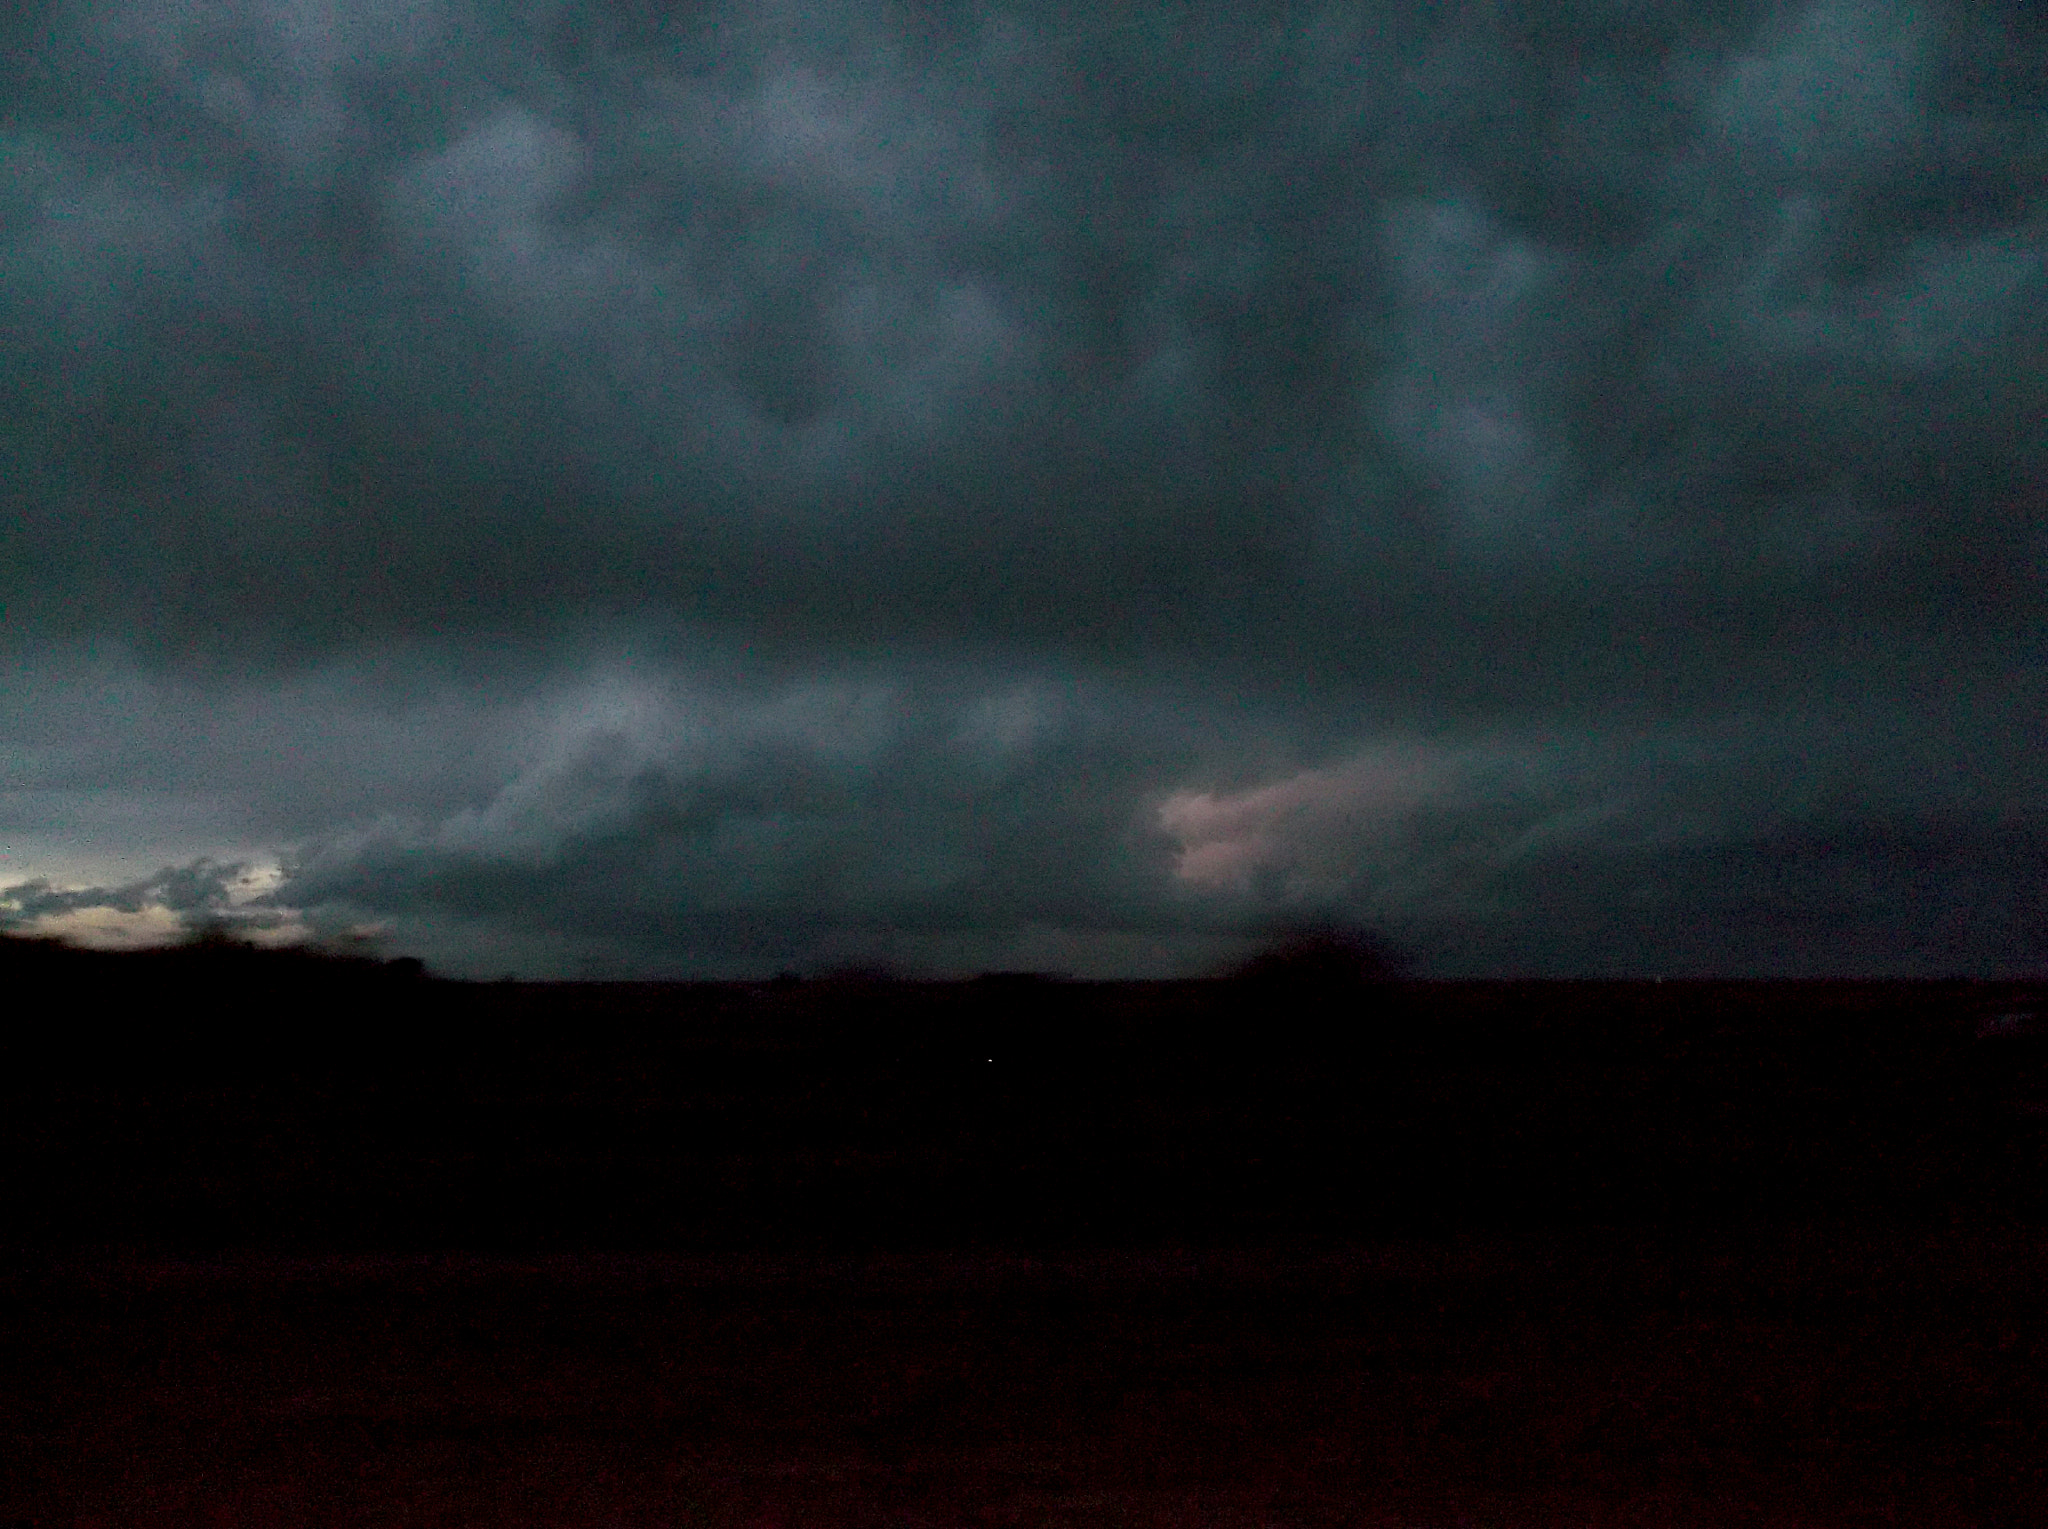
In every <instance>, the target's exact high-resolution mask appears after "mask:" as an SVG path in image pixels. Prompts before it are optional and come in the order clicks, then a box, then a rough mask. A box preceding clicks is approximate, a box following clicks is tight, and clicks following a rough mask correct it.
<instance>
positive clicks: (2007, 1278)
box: [0, 948, 2048, 1529]
mask: <svg viewBox="0 0 2048 1529" xmlns="http://www.w3.org/2000/svg"><path fill="white" fill-rule="evenodd" d="M6 955H7V959H8V961H9V963H10V964H11V967H12V971H11V973H9V974H7V976H8V980H9V982H10V987H9V991H10V993H12V994H15V995H18V996H19V998H20V999H23V1000H26V1001H25V1002H17V1004H16V1006H15V1013H16V1016H17V1017H16V1019H15V1021H14V1026H13V1029H12V1030H11V1031H10V1033H9V1034H8V1036H7V1038H6V1043H5V1044H6V1051H5V1055H4V1058H0V1062H4V1069H5V1070H4V1078H5V1082H4V1093H5V1097H4V1099H0V1106H4V1109H5V1122H4V1124H0V1147H4V1153H5V1157H4V1174H5V1182H4V1187H0V1209H4V1212H5V1218H6V1219H5V1226H6V1229H7V1230H6V1232H5V1237H6V1242H7V1253H6V1263H5V1279H6V1289H5V1292H4V1295H5V1305H4V1312H5V1316H4V1326H0V1343H4V1354H0V1362H4V1374H5V1376H6V1377H7V1379H6V1381H5V1391H4V1403H0V1405H4V1408H5V1411H4V1417H0V1449H4V1451H5V1456H6V1459H7V1460H8V1462H10V1463H9V1464H8V1467H7V1470H6V1473H5V1475H4V1476H0V1522H6V1521H7V1520H9V1519H10V1518H11V1519H12V1520H15V1521H18V1522H22V1523H33V1524H36V1525H39V1526H46V1525H64V1526H67V1529H70V1526H74V1525H86V1524H92V1525H102V1524H103V1525H108V1526H116V1525H130V1524H133V1525H157V1524H163V1525H171V1524H206V1525H240V1524H248V1525H258V1524H262V1525H269V1524H277V1525H299V1524H305V1525H312V1524H321V1525H325V1524H349V1525H371V1524H392V1525H399V1524H404V1525H456V1524H462V1525H470V1524H474V1525H528V1524H531V1525H557V1524H559V1525H585V1524H590V1525H598V1524H602V1525H617V1526H628V1525H631V1526H641V1525H648V1526H652V1525H674V1526H682V1525H697V1524H701V1525H718V1524H736V1525H768V1524H785V1525H790V1526H797V1525H803V1524H840V1523H846V1524H855V1523H858V1524H876V1525H884V1524H889V1525H901V1524H929V1525H938V1524H955V1523H992V1524H1040V1523H1043V1524H1075V1525H1083V1524H1131V1525H1137V1524H1231V1525H1237V1524H1243V1525H1272V1526H1281V1525H1292V1524H1304V1525H1306V1524H1366V1525H1379V1524H1385V1525H1408V1526H1415V1529H1424V1526H1436V1525H1443V1526H1453V1525H1459V1524H1464V1525H1474V1526H1476V1525H1496V1526H1503V1529H1505V1526H1510V1525H1521V1524H1553V1523H1555V1524H1576V1525H1599V1524H1624V1523H1626V1524H1637V1523H1640V1524H1686V1525H1690V1524H1701V1525H1707V1524H1715V1525H1718V1524H1774V1525H1775V1524H1784V1525H1836V1524H1845V1525H1846V1524H1893V1523H1897V1524H1940V1525H1948V1524H1954V1525H1993V1524H1998V1525H2005V1524H2010V1525H2021V1524H2035V1523H2040V1522H2043V1521H2044V1517H2043V1509H2044V1492H2048V1472H2044V1466H2043V1461H2044V1460H2048V1437H2044V1429H2043V1426H2042V1420H2043V1419H2044V1417H2048V1324H2044V1321H2043V1316H2042V1299H2041V1296H2042V1292H2043V1291H2044V1290H2048V1235H2044V1221H2043V1210H2044V1203H2048V1191H2044V1180H2043V1168H2044V1160H2048V1153H2044V1126H2048V1110H2044V1109H2043V1102H2044V1090H2043V1073H2042V1067H2041V1060H2040V1047H2041V1044H2042V1038H2041V1035H2040V1031H2039V1020H2038V1017H2037V1015H2038V1005H2039V1001H2040V993H2039V990H2038V989H2030V988H2027V987H2024V986H2018V985H2002V986H1994V985H1990V984H1944V985H1921V986H1892V987H1884V986H1874V985H1872V986H1857V985H1847V984H1842V985H1802V986H1762V985H1754V986H1752V985H1692V984H1679V983H1672V984H1666V985H1657V986H1652V985H1635V986H1631V985H1571V984H1531V985H1514V984H1469V985H1429V984H1413V985H1405V986H1403V985H1379V986H1367V987H1358V986H1345V985H1343V984H1331V983H1327V982H1321V983H1319V982H1311V981H1302V982H1295V983H1291V984H1290V983H1288V982H1284V981H1282V982H1277V983H1274V982H1268V983H1266V984H1264V985H1262V986H1247V985H1237V986H1231V985H1225V984H1206V985H1205V984H1177V985H1176V984H1130V985H1114V986H1111V985H1103V986H1091V985H1076V984H1053V983H1042V982H1030V981H1022V980H1005V981H984V982H981V983H978V984H959V985H952V986H917V985H903V984H888V983H875V982H850V981H849V982H836V983H821V982H813V983H804V984H797V985H790V986H780V987H762V988H737V987H734V988H695V989H693V988H658V987H640V988H634V987H595V986H593V987H577V986H573V985H569V986H552V987H550V986H538V985H534V986H527V985H512V986H507V985H479V986H468V985H459V984H445V983H437V982H432V981H427V980H424V979H422V978H419V977H417V976H416V975H414V974H409V973H406V972H404V971H401V970H397V969H393V968H378V967H375V966H371V965H368V964H351V963H342V962H327V963H319V962H308V961H294V960H285V959H280V960H263V959H259V958H251V957H248V956H246V955H245V954H239V953H231V952H220V951H213V952H207V951H196V952H181V953H177V954H176V955H170V956H163V957H150V958H133V959H123V960H90V959H86V958H73V957H69V956H65V955H61V954H59V953H55V952H50V951H41V950H28V949H22V948H10V949H8V951H7V952H6Z"/></svg>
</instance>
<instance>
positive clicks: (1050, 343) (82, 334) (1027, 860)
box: [0, 0, 2048, 972]
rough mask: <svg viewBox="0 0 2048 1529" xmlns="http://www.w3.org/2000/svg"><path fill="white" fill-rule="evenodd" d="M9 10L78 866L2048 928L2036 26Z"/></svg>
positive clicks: (1524, 950) (43, 559)
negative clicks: (2040, 897)
mask: <svg viewBox="0 0 2048 1529" xmlns="http://www.w3.org/2000/svg"><path fill="white" fill-rule="evenodd" d="M0 28H4V29H6V30H5V31H4V32H0V36H4V40H5V41H6V43H7V47H6V48H5V49H4V50H0V57H4V58H5V60H6V62H5V64H4V65H0V106H4V110H0V290H5V291H6V292H7V293H8V294H9V303H8V306H7V311H6V313H5V314H4V315H0V455H4V459H5V461H6V462H7V463H8V470H7V471H6V473H4V474H0V611H4V615H0V646H4V649H5V658H6V662H7V663H8V664H9V665H10V669H9V674H10V682H9V684H8V685H7V686H5V687H0V888H6V889H8V890H7V895H8V896H9V897H11V898H14V899H15V902H14V903H10V904H9V906H10V907H15V906H17V905H18V908H21V909H25V908H27V907H28V906H29V904H30V903H31V902H35V901H36V900H37V899H42V898H48V897H52V896H74V895H76V896H87V895H90V896H95V897H102V898H107V897H116V896H118V897H120V898H125V899H128V900H130V901H133V900H134V898H133V897H132V896H131V895H130V889H132V888H134V887H137V886H141V885H143V884H145V883H146V882H148V881H149V879H150V878H151V877H152V876H153V875H154V874H156V867H159V866H182V867H190V866H192V865H194V864H197V863H200V862H201V860H202V858H204V859H206V860H208V861H209V862H210V863H217V864H221V865H227V864H242V863H246V864H251V865H265V866H268V865H277V866H279V867H280V868H281V869H280V873H279V874H280V877H281V879H280V881H279V882H278V884H277V885H276V886H274V887H270V888H268V889H266V890H265V891H263V892H262V893H261V897H262V898H263V899H265V901H263V902H262V903H261V904H260V905H257V904H252V905H251V907H252V912H251V913H250V915H249V916H250V917H254V916H255V912H254V911H253V910H254V909H256V908H257V907H258V906H260V908H261V909H263V910H267V912H266V915H265V916H270V915H275V916H276V917H278V918H279V919H282V920H286V921H288V922H289V921H296V920H308V919H310V920H312V921H313V923H310V924H307V925H306V927H308V928H312V927H315V926H316V925H317V926H318V927H321V928H325V927H329V926H330V925H332V926H333V927H341V923H342V921H346V920H352V919H354V920H368V921H372V922H387V921H388V922H389V923H390V927H391V929H392V930H393V931H394V932H393V933H392V935H391V938H392V939H393V940H395V941H399V942H401V943H402V942H404V941H406V940H411V941H413V942H414V943H415V945H416V946H417V947H418V948H419V949H421V950H423V951H426V950H431V951H432V952H433V954H434V956H435V958H436V959H438V960H440V961H442V962H444V963H447V964H453V965H463V964H466V965H468V966H472V967H474V968H476V969H478V970H482V969H484V968H486V967H493V966H513V967H516V968H518V969H521V970H533V971H544V970H546V971H565V970H566V971H575V970H582V969H585V968H586V967H588V968H589V969H594V970H600V969H601V970H619V971H625V970H635V971H656V970H673V971H677V972H689V971H721V972H723V971H732V972H739V971H742V970H768V969H773V967H774V966H775V965H776V964H778V963H799V964H800V963H802V962H805V961H811V960H815V961H826V960H831V959H838V958H839V957H841V956H845V957H846V958H848V959H856V958H858V959H868V958H871V957H872V958H877V959H880V958H883V957H887V958H889V959H897V960H900V961H902V962H904V963H906V964H910V965H917V964H919V963H924V964H927V965H931V966H933V967H935V968H945V969H952V968H954V967H957V966H961V965H972V964H974V963H976V962H978V961H983V960H986V961H988V962H990V963H992V964H1003V963H1005V962H1006V961H1013V960H1026V959H1028V960H1030V961H1034V962H1041V961H1042V962H1046V963H1051V964H1072V965H1077V966H1081V967H1085V968H1087V969H1090V970H1099V971H1104V972H1108V971H1117V970H1129V971H1137V970H1163V969H1169V968H1174V969H1178V968H1183V967H1188V966H1196V965H1200V964H1202V963H1203V962H1205V961H1209V960H1211V959H1212V958H1214V959H1220V958H1222V956H1223V955H1224V954H1227V950H1228V946H1229V942H1230V941H1231V940H1232V939H1236V938H1240V937H1242V936H1243V931H1245V930H1247V929H1250V928H1252V927H1253V926H1254V925H1255V924H1256V923H1257V921H1258V920H1259V919H1261V918H1268V917H1271V916H1277V915H1276V914H1275V910H1276V909H1279V910H1284V909H1285V908H1288V907H1295V906H1297V905H1298V906H1301V907H1309V906H1310V905H1313V906H1314V907H1316V908H1321V909H1324V910H1325V911H1329V912H1332V913H1333V915H1334V914H1335V913H1343V914H1344V915H1345V916H1350V917H1356V918H1359V919H1371V920H1374V921H1378V922H1381V923H1384V924H1387V925H1390V926H1397V927H1398V928H1399V929H1400V930H1401V931H1402V932H1403V934H1404V936H1405V937H1407V938H1409V939H1410V940H1412V941H1413V942H1414V943H1415V944H1416V945H1417V946H1418V947H1419V948H1420V949H1422V950H1423V951H1424V952H1425V954H1426V955H1427V956H1428V958H1429V959H1430V960H1434V961H1436V962H1437V963H1438V965H1437V968H1436V969H1442V970H1452V969H1459V970H1519V969H1542V970H1609V969H1614V968H1616V967H1618V966H1627V965H1628V964H1629V963H1631V962H1634V963H1637V964H1638V965H1642V966H1648V965H1652V964H1654V965H1656V966H1658V967H1659V968H1660V969H1662V968H1664V967H1666V966H1671V965H1674V964H1683V963H1687V962H1689V963H1691V964H1692V966H1694V967H1695V968H1698V969H1725V970H1750V969H1756V970H1763V969H1766V968H1769V969H1772V970H1789V969H1795V968H1796V969H1808V968H1812V969H1820V968H1823V967H1826V966H1827V965H1828V964H1829V962H1831V961H1839V962H1842V963H1846V964H1847V965H1848V966H1857V965H1858V964H1859V963H1860V964H1861V965H1862V966H1866V967H1871V968H1873V969H1874V968H1875V967H1878V966H1885V967H1886V969H1892V968H1894V967H1895V968H1897V969H1913V970H1923V969H1924V970H1940V969H1945V968H1946V967H1949V966H1957V967H1961V968H1964V969H1973V970H1974V969H1986V970H1989V969H1999V970H2007V969H2016V968H2022V967H2025V966H2027V965H2028V963H2030V962H2038V961H2039V960H2040V959H2041V958H2042V947H2041V938H2042V936H2041V934H2040V928H2039V924H2038V921H2036V922H2035V923H2029V922H2028V921H2029V920H2030V919H2031V918H2032V917H2033V915H2032V913H2031V912H2030V911H2029V910H2031V909H2033V908H2035V907H2036V903H2035V901H2034V900H2033V898H2032V895H2031V893H2030V892H2029V891H2028V878H2027V877H2026V876H2025V875H2024V873H2023V867H2024V865H2025V856H2026V854H2027V853H2030V851H2029V850H2028V849H2027V846H2030V845H2034V844H2036V843H2038V842H2039V838H2040V835H2041V831H2042V829H2041V825H2042V823H2043V822H2044V817H2043V810H2042V803H2041V800H2040V796H2039V792H2038V789H2037V787H2036V785H2035V776H2036V775H2037V773H2038V772H2037V771H2036V770H2035V768H2034V766H2033V765H2032V764H2031V761H2032V760H2034V759H2037V758H2038V757H2039V756H2040V753H2041V750H2042V747H2043V745H2044V744H2048V738H2044V737H2043V736H2042V729H2041V727H2040V725H2039V722H2038V720H2037V719H2038V718H2040V717H2041V716H2044V715H2048V710H2044V709H2043V708H2042V707H2041V706H2040V705H2038V704H2035V703H2037V702H2038V701H2039V700H2040V699H2041V688H2042V687H2041V675H2042V674H2043V672H2044V669H2043V663H2042V648H2041V639H2040V633H2041V632H2042V631H2043V630H2044V622H2048V437H2044V435H2043V433H2042V432H2041V431H2040V430H2039V429H2038V428H2037V422H2038V420H2039V419H2040V418H2042V417H2043V415H2044V412H2048V370H2044V366H2048V363H2044V358H2048V269H2044V252H2048V222H2044V217H2048V213H2044V207H2043V203H2042V201H2041V197H2040V193H2039V187H2040V186H2041V185H2042V184H2043V183H2044V182H2043V176H2042V173H2041V172H2042V170H2043V168H2044V159H2043V143H2042V138H2041V133H2040V127H2039V123H2040V113H2041V108H2042V106H2043V105H2044V104H2048V98H2044V96H2043V94H2042V86H2041V81H2042V80H2044V79H2048V33H2044V31H2043V30H2042V28H2041V26H2040V24H2039V23H2038V21H2036V20H2035V19H2034V12H2033V11H2032V10H2030V9H2028V8H2026V7H2022V6H2015V5H1983V6H1962V5H1947V6H1943V5H1935V6H1925V5H1913V6H1907V5H1902V4H1900V5H1894V4H1867V3H1866V4H1853V5H1852V4H1847V3H1839V0H1823V3H1811V4H1801V3H1790V4H1787V3H1777V0H1743V3H1740V4H1736V5H1733V6H1725V5H1724V6H1712V7H1709V6H1685V5H1677V6H1660V7H1643V6H1615V5H1610V4H1605V3H1593V0H1588V3H1557V0H1540V3H1539V0H1527V3H1510V4H1503V5H1490V6H1475V5H1468V4H1461V3H1445V4H1426V5H1419V6H1418V5H1398V6H1397V5H1385V6H1377V7H1375V6H1367V7H1360V6H1356V5H1351V6H1318V5H1315V4H1301V5H1278V6H1254V7H1245V6H1241V5H1233V6H1223V5H1195V6H1177V7H1172V8H1162V7H1147V6H1138V7H1135V8H1133V7H1120V8H1117V9H1115V10H1114V11H1107V12H1103V13H1102V14H1100V15H1093V16H1085V17H1077V16H1075V15H1072V14H1070V13H1067V12H1064V11H1057V10H1048V9H1046V8H1043V7H1039V6H1034V5H1028V4H1027V5H1020V6H1009V7H1000V8H998V7H989V6H982V5H975V4H964V5H940V6H922V7H904V6H899V5H891V4H879V3H860V0H848V3H834V4H826V5H816V4H807V5H802V6H776V5H771V6H766V7H763V6H725V5H711V6H708V7H701V8H697V9H688V8H685V9H681V10H676V9H672V8H663V7H648V6H644V5H636V4H627V3H621V0H535V3H531V4H522V5H519V6H514V7H509V8H508V7H503V6H482V5H478V4H474V3H471V0H424V3H411V0H408V3H405V4H398V3H382V0H283V3H270V0H264V3H261V4H258V3H253V0H250V3H244V0H220V3H216V4H208V5H204V6H195V5H191V4H185V3H178V0H116V3H111V4H106V5H86V4H83V3H82V0H60V3H57V4H54V5H50V6H45V7H40V8H33V9H32V11H31V10H24V11H23V12H22V14H21V15H20V16H18V17H14V18H11V19H8V20H6V21H0ZM1880 739H1881V740H1884V742H1883V743H1882V744H1880V743H1879V742H1877V741H1876V740H1880ZM166 874H168V873H166ZM169 885H170V884H169V883H168V882H166V883H165V884H164V886H165V888H166V889H167V888H168V887H169ZM25 886H38V889H37V890H34V891H23V890H22V889H23V888H24V887H25ZM94 888H97V889H99V890H98V891H96V892H95V891H90V889H94ZM108 889H112V890H111V891H110V890H108ZM1830 889H1832V890H1830ZM1914 889H1917V890H1914ZM138 895H139V894H138ZM169 895H170V894H169V892H168V891H166V892H165V896H164V897H157V896H156V894H154V893H152V894H151V895H150V897H145V898H143V900H142V903H141V904H139V905H138V906H139V907H142V908H145V909H147V908H162V909H164V910H167V911H166V912H165V913H164V914H163V915H162V917H166V918H181V917H183V914H182V913H181V912H180V911H179V910H175V909H172V908H171V905H170V903H169V902H168V901H166V900H165V897H168V896H169ZM178 895H182V894H178ZM152 898H154V900H152ZM36 905H37V906H38V907H40V906H42V904H41V903H39V902H38V903H37V904H36ZM92 906H93V907H99V908H102V909H105V910H112V912H111V913H109V914H108V915H107V916H113V915H114V914H118V915H119V916H122V917H138V918H139V917H143V916H144V914H143V913H141V912H137V913H133V914H130V913H123V912H121V910H120V908H119V907H118V905H117V904H116V903H114V902H106V901H102V902H100V903H96V904H93V905H92ZM1961 909H1977V910H1980V911H1979V912H1976V913H1970V914H1964V913H1961V912H1958V911H1957V910H1961ZM87 911H88V909H87V906H86V905H85V904H80V905H79V906H77V907H75V908H72V909H70V910H68V912H66V911H65V910H46V911H45V912H44V913H41V914H37V915H35V917H37V918H45V917H60V916H66V917H83V916H84V915H85V914H86V912H87ZM21 916H23V917H26V916H27V915H25V914H24V915H21ZM94 916H96V917H97V916H100V915H94ZM148 916H149V917H158V915H156V914H149V915H148ZM280 927H283V926H282V925H280ZM293 927H297V925H296V924H294V925H293ZM1717 930H1718V931H1719V933H1716V932H1715V931H1717ZM1887 963H1889V965H1887Z"/></svg>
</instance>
